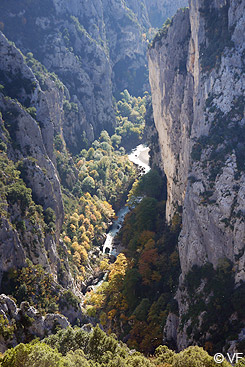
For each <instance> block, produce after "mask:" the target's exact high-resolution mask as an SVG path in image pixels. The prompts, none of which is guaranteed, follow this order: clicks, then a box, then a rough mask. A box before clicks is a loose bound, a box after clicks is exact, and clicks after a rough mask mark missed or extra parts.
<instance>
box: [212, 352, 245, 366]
mask: <svg viewBox="0 0 245 367" xmlns="http://www.w3.org/2000/svg"><path fill="white" fill-rule="evenodd" d="M243 357H244V354H243V353H233V354H230V353H227V354H226V355H224V354H222V353H216V354H215V355H214V362H216V363H219V364H221V363H222V362H224V361H225V360H228V361H229V362H230V363H231V364H232V363H238V362H239V359H241V358H243Z"/></svg>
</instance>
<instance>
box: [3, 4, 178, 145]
mask: <svg viewBox="0 0 245 367" xmlns="http://www.w3.org/2000/svg"><path fill="white" fill-rule="evenodd" d="M182 2H184V1H182ZM180 3H181V1H179V2H178V4H176V5H174V6H173V5H171V6H170V5H169V2H168V1H167V2H166V4H165V2H161V3H160V2H158V3H157V4H156V6H155V5H154V9H157V11H158V12H160V14H162V16H163V19H162V21H161V24H162V23H163V21H164V20H165V19H166V16H169V15H173V14H174V12H175V11H176V10H177V7H178V5H180ZM166 9H167V10H166ZM151 10H152V7H151V6H150V4H149V3H148V2H147V6H146V5H145V1H143V2H142V1H139V0H127V1H126V2H125V1H122V0H120V1H115V0H91V1H82V0H72V1H67V0H45V1H42V2H40V1H38V0H32V1H24V2H19V1H17V0H11V1H8V0H3V1H1V4H0V30H2V31H3V32H4V34H5V35H6V36H7V37H8V39H9V40H11V41H14V42H15V43H16V45H17V47H19V48H20V49H21V50H22V52H23V53H24V54H26V53H27V52H32V53H33V54H34V57H35V58H36V59H37V60H39V61H40V62H41V63H42V64H43V65H44V66H45V67H46V68H47V69H48V70H49V71H50V72H55V73H56V74H57V75H58V76H59V78H60V79H61V81H62V82H63V83H64V84H65V85H66V87H67V91H68V92H69V96H68V99H69V98H71V102H73V103H74V104H75V109H74V111H73V112H72V113H70V112H69V111H67V114H66V115H67V116H66V123H65V124H64V137H65V139H66V142H67V146H68V147H69V149H70V150H71V151H73V152H78V151H79V150H81V148H82V147H83V144H84V138H86V139H88V140H89V141H92V140H93V139H94V136H97V135H98V133H99V132H100V131H101V130H102V129H103V128H105V129H107V130H108V131H111V129H112V127H113V124H114V114H113V99H112V95H113V93H114V94H115V95H116V96H118V95H119V93H120V92H121V91H122V90H124V89H125V88H127V89H129V91H130V92H131V93H132V94H134V95H138V94H140V93H143V92H144V90H145V88H147V86H146V84H147V73H146V70H147V67H146V57H145V53H146V46H147V42H146V39H145V38H144V37H143V34H144V33H146V32H147V31H148V29H149V28H150V27H151V22H150V19H151V16H150V11H151ZM165 11H166V14H165ZM84 133H85V134H86V136H84Z"/></svg>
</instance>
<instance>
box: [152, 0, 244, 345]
mask: <svg viewBox="0 0 245 367" xmlns="http://www.w3.org/2000/svg"><path fill="white" fill-rule="evenodd" d="M244 24H245V19H244V2H237V1H232V0H231V1H223V0H222V1H215V2H210V1H207V0H191V1H190V9H189V10H185V11H184V12H183V11H182V10H181V11H179V12H178V13H177V15H176V16H175V17H174V19H173V22H172V24H170V25H169V28H166V27H165V29H163V31H162V36H161V37H160V39H159V40H156V42H155V44H154V46H153V47H152V48H151V49H150V51H149V68H150V83H151V88H152V99H153V111H154V119H155V123H156V128H157V131H158V134H159V142H160V150H161V154H160V155H161V159H162V162H163V166H164V171H165V173H166V176H167V182H168V200H167V220H168V221H171V218H172V217H173V215H174V213H175V211H176V210H178V209H180V207H182V208H183V224H182V231H181V234H180V238H179V254H180V262H181V269H182V275H181V278H180V290H179V293H178V302H179V307H180V316H183V315H184V313H185V312H186V311H187V310H188V300H187V298H186V297H185V296H184V294H185V291H184V288H185V286H186V283H184V279H185V276H186V274H188V273H189V272H190V270H191V269H192V267H193V265H198V266H202V265H204V264H205V263H207V262H209V263H211V264H213V266H214V268H217V266H218V264H219V262H220V260H221V259H224V258H227V259H229V260H230V261H231V262H232V263H233V266H234V271H235V281H236V283H237V286H238V285H240V284H241V282H244V280H245V273H244V243H245V237H244V236H245V221H244V214H245V213H244V203H245V192H244V179H245V173H244V163H243V160H242V159H241V156H242V155H243V156H244V130H245V127H244V125H245V119H244V73H243V71H244ZM184 299H185V301H184ZM187 324H188V323H187ZM189 336H190V331H189ZM188 340H190V339H188V337H187V334H186V329H184V332H181V333H180V332H179V338H178V345H179V347H180V348H183V347H185V346H186V345H187V344H188Z"/></svg>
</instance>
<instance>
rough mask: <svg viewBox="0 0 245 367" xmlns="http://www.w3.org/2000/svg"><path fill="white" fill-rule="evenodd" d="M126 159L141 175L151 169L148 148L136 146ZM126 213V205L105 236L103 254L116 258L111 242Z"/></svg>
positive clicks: (141, 145)
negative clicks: (137, 168) (136, 167)
mask: <svg viewBox="0 0 245 367" xmlns="http://www.w3.org/2000/svg"><path fill="white" fill-rule="evenodd" d="M128 158H129V160H130V161H131V162H133V163H134V164H136V165H137V166H138V167H139V169H140V171H141V175H143V174H146V173H147V172H149V171H150V169H151V168H150V166H149V158H150V157H149V148H148V147H147V146H145V145H143V144H140V145H138V146H137V147H136V148H135V149H133V150H132V151H131V153H130V154H129V155H128ZM128 212H129V208H128V207H127V206H126V205H125V206H124V207H123V208H121V209H120V210H119V211H118V213H117V219H116V220H115V221H114V223H113V225H112V228H111V230H110V231H109V232H108V233H107V235H106V240H105V242H104V245H103V253H107V254H110V255H114V256H117V254H118V251H117V249H116V248H114V247H113V242H114V238H115V236H116V235H117V233H118V231H119V230H120V228H121V227H122V224H123V221H124V218H125V215H126V214H127V213H128ZM119 252H120V251H119Z"/></svg>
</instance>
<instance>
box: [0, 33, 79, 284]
mask: <svg viewBox="0 0 245 367" xmlns="http://www.w3.org/2000/svg"><path fill="white" fill-rule="evenodd" d="M0 52H1V59H0V84H1V93H0V112H1V114H0V124H1V125H0V138H1V153H2V157H3V158H2V160H1V165H2V168H1V169H2V176H1V184H2V186H1V205H2V207H3V210H1V227H0V232H1V235H0V259H1V260H0V261H1V265H0V287H1V282H2V274H3V273H4V272H7V271H9V270H10V269H11V268H13V267H17V268H20V267H22V266H23V265H24V264H25V263H26V259H27V258H29V259H30V260H31V261H32V262H33V264H40V265H42V266H43V268H44V269H45V270H47V271H48V272H50V273H52V274H53V276H54V279H56V280H59V281H60V282H61V284H63V285H64V286H72V278H71V275H70V273H69V269H68V267H67V266H66V270H65V271H64V273H63V277H62V279H61V278H60V279H58V273H59V272H60V269H61V261H60V258H59V255H58V249H57V246H58V244H59V236H60V230H61V226H62V224H63V216H64V210H63V201H62V196H61V186H60V180H59V178H58V173H57V170H56V159H55V157H54V151H53V145H54V136H55V134H57V133H59V131H60V130H61V129H62V119H63V117H62V114H63V113H62V110H61V107H62V106H63V93H64V91H62V85H60V88H61V89H59V88H58V87H57V86H56V84H55V82H54V81H52V80H51V79H50V80H49V79H48V77H47V79H46V91H43V90H42V89H41V87H40V83H39V81H38V80H37V78H36V77H35V75H34V73H33V71H32V69H30V68H29V67H28V66H27V64H26V60H25V58H24V57H23V55H22V54H21V53H20V52H19V51H18V50H17V49H16V47H15V46H14V45H11V44H9V42H8V40H7V39H6V38H5V36H4V35H3V34H2V33H1V34H0ZM4 152H5V153H4ZM14 163H15V164H16V166H14ZM17 166H18V171H17V170H16V167H17ZM8 167H9V168H8ZM20 172H21V178H19V177H18V175H19V173H20ZM22 179H23V180H24V182H23V181H22ZM25 185H27V187H28V188H29V189H27V188H26V186H25ZM28 190H30V191H28ZM31 195H32V196H31ZM31 199H33V200H34V201H33V202H31ZM36 205H39V207H37V206H36ZM42 212H44V220H43V214H42ZM48 214H49V216H50V215H51V217H50V218H48ZM45 216H46V219H45ZM45 223H46V224H45ZM48 226H49V227H48ZM60 246H61V247H62V243H61V244H60ZM66 265H67V264H66Z"/></svg>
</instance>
